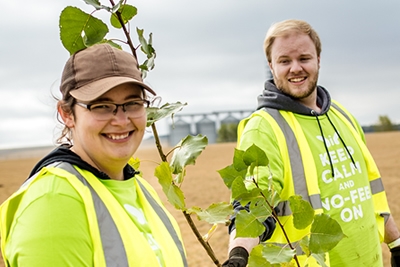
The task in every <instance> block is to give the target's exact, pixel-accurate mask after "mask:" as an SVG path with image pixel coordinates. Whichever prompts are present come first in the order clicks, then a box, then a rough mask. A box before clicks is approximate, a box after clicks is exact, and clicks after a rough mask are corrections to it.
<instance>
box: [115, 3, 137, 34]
mask: <svg viewBox="0 0 400 267" xmlns="http://www.w3.org/2000/svg"><path fill="white" fill-rule="evenodd" d="M118 11H119V13H120V14H121V18H122V21H123V25H125V24H126V23H128V22H129V21H130V20H131V19H132V18H133V17H134V16H136V15H137V8H136V7H134V6H131V5H122V6H121V7H120V8H119V9H118ZM110 23H111V25H112V26H113V27H115V28H117V29H121V28H122V25H121V22H120V21H119V20H118V16H117V14H115V13H113V15H112V16H111V18H110Z"/></svg>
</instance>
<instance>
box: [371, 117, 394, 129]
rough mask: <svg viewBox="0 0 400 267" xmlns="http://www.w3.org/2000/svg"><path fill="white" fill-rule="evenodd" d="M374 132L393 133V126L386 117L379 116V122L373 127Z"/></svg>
mask: <svg viewBox="0 0 400 267" xmlns="http://www.w3.org/2000/svg"><path fill="white" fill-rule="evenodd" d="M373 128H374V130H375V131H376V132H386V131H393V130H394V125H393V123H392V121H391V120H390V119H389V117H388V116H386V115H384V116H379V122H378V124H377V125H374V127H373Z"/></svg>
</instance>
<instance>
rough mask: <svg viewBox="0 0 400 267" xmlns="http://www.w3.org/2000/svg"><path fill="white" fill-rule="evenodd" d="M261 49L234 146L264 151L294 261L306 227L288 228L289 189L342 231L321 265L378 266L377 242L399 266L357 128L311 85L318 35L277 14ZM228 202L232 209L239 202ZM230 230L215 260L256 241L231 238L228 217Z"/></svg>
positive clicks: (243, 259) (239, 256) (277, 233)
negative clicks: (257, 91) (258, 91)
mask: <svg viewBox="0 0 400 267" xmlns="http://www.w3.org/2000/svg"><path fill="white" fill-rule="evenodd" d="M264 50H265V53H266V56H267V59H268V64H269V67H270V69H271V72H272V75H273V79H272V80H268V81H267V82H266V84H265V90H264V91H263V93H262V95H260V96H259V97H258V111H256V112H254V113H253V114H252V115H251V116H250V117H249V118H247V119H245V120H243V121H242V122H241V123H240V125H239V129H238V133H239V134H238V136H239V140H238V148H239V149H241V150H245V149H247V148H248V147H249V146H251V145H252V144H255V145H257V146H258V147H260V148H261V149H263V150H264V151H265V153H266V154H267V156H268V158H269V161H270V166H269V168H270V171H271V173H272V176H273V177H272V179H273V181H274V184H275V185H276V189H277V190H278V191H279V192H280V196H281V199H282V202H281V203H280V204H279V205H278V209H279V212H278V218H279V220H280V221H281V222H282V224H283V225H284V226H285V232H286V233H287V234H288V236H289V240H291V242H292V244H294V245H296V247H297V248H298V249H297V254H298V255H300V256H299V260H300V262H301V266H305V265H304V264H305V263H304V261H305V260H306V258H305V255H304V253H303V252H302V251H301V250H300V249H299V248H300V246H299V245H298V242H299V241H300V240H301V238H303V237H304V236H306V235H307V234H308V233H309V228H307V229H305V230H297V229H295V228H294V227H293V223H292V218H293V217H292V216H291V211H290V208H289V206H288V203H287V200H288V198H289V197H290V196H291V195H295V194H296V195H301V196H302V197H303V199H305V200H308V201H309V202H310V204H311V206H312V207H313V208H314V210H316V212H319V213H325V214H328V215H329V216H331V217H332V218H333V219H335V220H336V221H337V222H338V223H339V224H340V226H341V227H342V230H343V232H344V234H345V235H346V236H347V237H345V238H344V239H342V240H341V241H340V242H339V244H338V245H337V246H336V247H335V248H333V249H332V250H331V251H330V252H329V253H327V254H326V255H325V256H326V264H327V265H328V266H331V267H347V266H348V267H355V266H357V267H358V266H369V267H379V266H383V263H382V251H381V246H380V243H381V242H382V241H384V242H385V243H387V244H388V245H389V248H390V250H391V252H392V266H400V256H399V255H400V252H399V251H400V233H399V231H398V229H397V226H396V224H395V222H394V220H393V218H392V216H391V215H390V211H389V207H388V204H387V200H386V195H385V192H384V189H383V185H382V181H381V178H380V175H379V171H378V169H377V168H376V165H375V163H374V161H373V159H372V157H371V155H370V153H369V151H368V149H367V147H366V145H365V139H364V134H363V132H362V130H361V127H360V125H359V124H358V123H357V121H356V120H355V119H354V118H353V116H352V115H351V114H349V112H348V111H347V110H346V109H344V108H343V107H342V106H341V105H340V104H339V103H337V102H335V101H333V100H331V98H330V95H329V93H328V91H327V90H326V89H325V88H323V87H321V86H318V85H317V82H318V72H319V68H320V54H321V43H320V39H319V37H318V34H317V33H316V32H315V31H314V30H313V29H312V28H311V26H310V25H309V24H308V23H306V22H304V21H300V20H286V21H282V22H279V23H276V24H274V25H273V26H272V27H271V28H270V29H269V31H268V33H267V36H266V39H265V42H264ZM282 141H283V142H282ZM285 155H286V156H285ZM265 177H268V176H263V175H262V170H260V172H259V175H258V177H256V179H259V180H258V182H259V184H262V180H263V179H264V180H265ZM234 204H235V209H236V210H239V209H243V207H241V206H240V205H238V203H237V202H234ZM270 229H272V231H273V234H272V236H271V237H270V238H269V239H268V240H267V242H270V243H274V244H277V245H281V246H284V245H287V243H285V239H284V238H283V232H282V230H281V229H280V227H276V229H275V230H273V228H270ZM270 229H266V232H268V231H271V230H270ZM230 235H231V238H230V245H229V251H230V253H229V259H228V260H227V261H226V262H225V263H224V265H223V266H224V267H228V266H229V267H242V266H246V265H247V260H248V255H249V253H250V252H251V250H252V248H253V247H254V246H256V245H257V244H258V243H259V242H260V240H261V241H263V240H262V239H261V238H235V227H234V219H233V225H232V226H230ZM264 235H265V234H264ZM299 250H300V251H299ZM302 254H303V255H302ZM307 260H308V262H307V263H308V266H319V265H317V263H316V261H315V260H313V259H312V258H308V259H307Z"/></svg>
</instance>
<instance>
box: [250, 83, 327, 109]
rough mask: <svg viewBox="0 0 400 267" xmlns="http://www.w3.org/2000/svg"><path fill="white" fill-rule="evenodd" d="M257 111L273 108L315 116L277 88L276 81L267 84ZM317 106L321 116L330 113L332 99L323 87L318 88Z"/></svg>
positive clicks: (259, 97)
mask: <svg viewBox="0 0 400 267" xmlns="http://www.w3.org/2000/svg"><path fill="white" fill-rule="evenodd" d="M257 100H258V106H257V109H261V108H264V107H266V108H272V109H278V110H285V111H291V112H293V113H298V114H302V115H309V116H315V115H312V114H311V111H312V110H311V109H310V108H308V107H306V106H304V105H303V104H301V103H300V102H298V101H296V100H295V99H294V98H292V97H291V96H288V95H286V94H285V93H283V92H282V91H281V90H279V89H278V88H276V86H275V83H274V80H272V79H271V80H267V81H266V82H265V89H264V90H263V92H262V94H261V95H259V96H258V98H257ZM317 105H318V106H319V107H320V108H321V112H320V113H319V115H323V114H325V113H326V112H328V110H329V108H330V106H331V97H330V95H329V93H328V91H327V90H326V89H325V88H323V87H322V86H317Z"/></svg>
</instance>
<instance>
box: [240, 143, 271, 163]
mask: <svg viewBox="0 0 400 267" xmlns="http://www.w3.org/2000/svg"><path fill="white" fill-rule="evenodd" d="M243 161H244V163H245V164H246V165H247V166H251V165H255V166H268V163H269V160H268V157H267V155H266V154H265V152H264V151H263V150H262V149H261V148H259V147H258V146H256V145H254V144H253V145H251V146H250V147H249V148H248V149H247V150H246V151H245V152H244V155H243Z"/></svg>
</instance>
